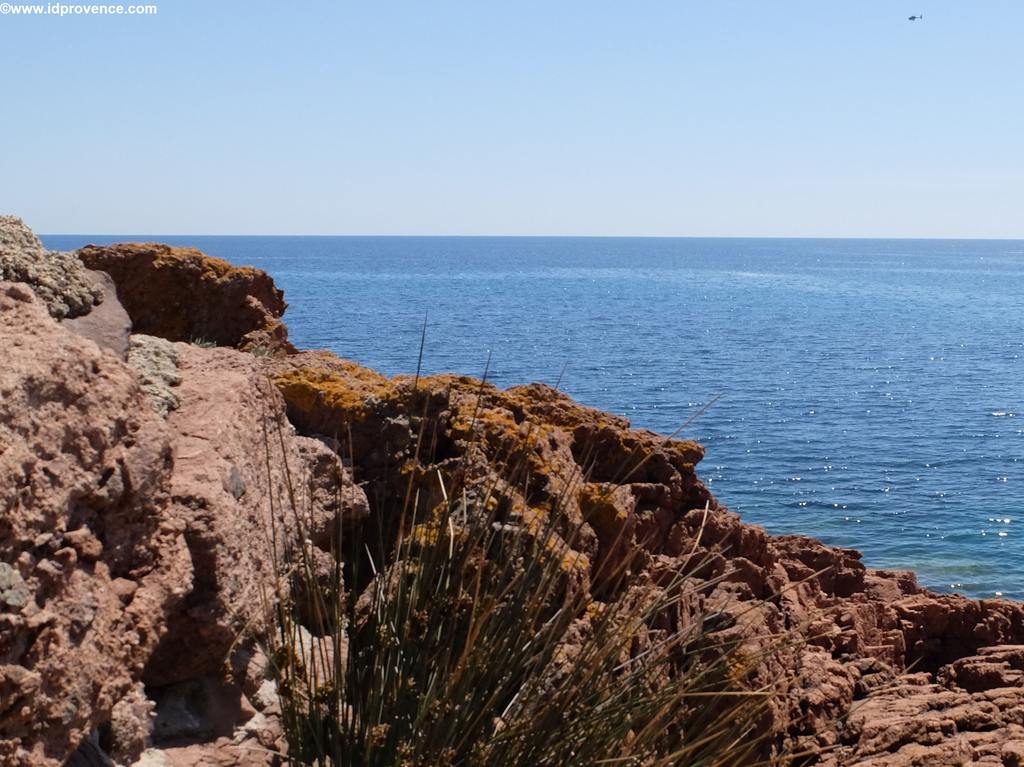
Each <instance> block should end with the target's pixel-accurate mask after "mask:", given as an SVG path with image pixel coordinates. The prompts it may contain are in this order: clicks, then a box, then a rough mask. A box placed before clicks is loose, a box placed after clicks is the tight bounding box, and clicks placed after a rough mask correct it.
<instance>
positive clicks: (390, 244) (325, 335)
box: [43, 235, 1024, 599]
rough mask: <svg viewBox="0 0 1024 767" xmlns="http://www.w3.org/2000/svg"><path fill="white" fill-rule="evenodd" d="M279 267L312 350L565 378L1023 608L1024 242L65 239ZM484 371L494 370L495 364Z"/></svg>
mask: <svg viewBox="0 0 1024 767" xmlns="http://www.w3.org/2000/svg"><path fill="white" fill-rule="evenodd" d="M139 239H144V240H160V241H166V242H171V243H174V244H188V245H194V246H197V247H199V248H201V249H202V250H204V251H206V252H207V253H209V254H211V255H216V256H220V257H222V258H225V259H228V260H229V261H232V262H233V263H236V264H252V265H255V266H258V267H261V268H263V269H265V270H267V271H268V272H270V274H271V275H273V277H274V279H275V280H276V281H277V283H278V285H279V286H281V287H283V288H284V290H285V293H286V297H287V300H288V302H289V303H290V305H291V307H290V308H289V310H288V313H287V315H286V320H287V322H288V326H289V329H290V332H291V337H292V339H293V340H294V342H295V343H296V344H297V345H298V346H300V347H306V348H328V349H331V350H333V351H335V352H336V353H338V354H339V355H341V356H343V357H347V358H350V359H354V360H356V361H358V362H360V363H363V364H365V365H368V366H370V367H373V368H376V369H378V370H381V371H383V372H386V373H389V374H391V373H408V372H413V371H414V370H415V368H416V362H417V355H418V351H419V344H420V333H421V328H422V325H423V322H424V317H426V323H427V339H426V347H425V356H424V361H423V367H424V369H425V370H426V371H427V372H441V371H456V372H459V373H466V374H472V375H477V376H479V375H482V374H483V373H484V370H485V368H487V370H488V373H487V375H488V378H489V379H490V380H491V381H493V382H494V383H496V384H498V385H500V386H509V385H512V384H518V383H525V382H529V381H544V382H547V383H551V384H554V383H556V382H557V383H558V384H559V385H560V386H561V387H562V388H564V389H565V390H566V391H568V392H569V393H571V394H572V395H573V396H574V397H576V398H577V399H578V400H579V401H581V402H584V403H586V404H588V405H593V406H594V407H598V408H602V409H605V410H610V411H614V412H616V413H621V414H624V415H626V416H628V417H629V418H630V419H631V421H632V422H633V424H634V425H636V426H640V427H646V428H649V429H654V430H656V431H659V432H662V433H666V434H667V433H671V432H673V431H675V430H676V429H677V428H678V427H679V426H680V425H681V424H683V423H685V422H686V421H687V420H688V419H690V418H692V417H693V416H695V415H696V414H698V413H699V412H700V411H701V409H702V408H704V407H705V406H707V405H708V404H709V403H712V402H713V404H712V405H711V407H709V408H708V409H707V411H706V412H705V413H703V414H702V415H700V416H699V417H698V418H697V419H696V420H695V421H694V422H693V423H692V424H691V425H690V426H689V427H687V429H686V430H685V431H684V433H683V436H686V437H689V438H693V439H696V440H699V441H700V442H701V443H703V444H704V446H705V448H706V450H707V454H706V458H705V460H704V462H703V463H702V464H701V466H700V467H699V468H698V471H699V473H700V475H701V476H702V477H703V478H704V480H705V481H706V482H708V483H709V485H710V486H711V489H712V490H713V491H714V493H715V494H716V495H717V496H718V498H719V499H721V500H722V501H723V502H724V503H725V504H727V505H728V506H729V507H730V508H732V509H733V510H735V511H738V512H739V513H740V514H742V516H743V517H744V518H745V519H746V520H748V521H751V522H756V523H759V524H762V525H764V526H765V527H766V528H767V529H768V530H769V531H771V532H775V533H806V534H808V535H813V536H816V537H818V538H820V539H822V540H823V541H825V542H827V543H830V544H834V545H840V546H850V547H854V548H857V549H860V550H861V551H863V552H864V559H865V562H866V563H867V564H868V565H869V566H874V567H884V568H901V569H903V568H907V569H913V570H916V571H917V573H918V577H919V580H920V581H921V582H922V583H923V584H925V585H928V586H931V587H933V588H936V589H940V590H944V591H958V592H961V593H964V594H967V595H971V596H981V597H987V596H993V595H996V594H1002V595H1005V596H1008V597H1013V598H1016V599H1024V241H952V240H798V239H792V240H789V239H687V238H664V239H662V238H544V237H539V238H519V237H502V238H491V237H429V238H419V237H200V236H196V237H162V236H153V235H145V236H140V235H121V236H117V237H109V236H103V237H99V236H88V235H82V236H50V237H44V238H43V240H44V242H45V244H46V245H47V246H48V247H50V248H54V249H62V250H63V249H72V248H75V247H78V246H80V245H82V244H85V243H87V242H116V241H123V240H139ZM488 361H489V363H488Z"/></svg>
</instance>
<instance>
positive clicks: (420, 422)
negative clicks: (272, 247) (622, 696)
mask: <svg viewBox="0 0 1024 767" xmlns="http://www.w3.org/2000/svg"><path fill="white" fill-rule="evenodd" d="M10 265H16V266H10ZM0 266H3V269H4V271H3V274H2V275H0V276H2V278H3V279H4V280H7V281H6V282H0V338H2V341H3V344H4V348H5V350H6V352H7V353H6V354H5V361H4V364H3V366H2V367H0V499H2V504H3V508H2V518H0V520H2V524H0V763H2V764H26V765H60V764H64V763H71V764H108V763H110V762H109V760H110V759H113V760H114V761H115V762H117V763H121V764H132V763H139V764H148V765H186V764H224V765H230V764H272V763H275V762H277V761H279V757H276V756H274V754H273V752H274V751H275V750H280V749H282V748H283V745H284V744H283V742H282V740H281V733H280V728H279V727H278V725H277V721H276V717H277V714H278V709H277V701H276V694H275V688H274V684H275V682H274V679H273V676H272V674H271V673H270V669H269V664H268V662H267V660H266V659H265V658H264V657H263V656H262V654H261V653H260V651H259V649H258V645H257V644H256V642H255V641H254V640H255V637H257V636H258V634H259V632H260V631H261V630H262V629H263V627H264V621H265V615H266V610H265V608H266V605H267V602H268V600H272V599H273V598H274V595H275V593H280V589H281V588H282V584H281V583H280V582H279V581H280V573H279V572H278V570H277V568H276V567H275V566H274V564H275V556H276V555H277V554H276V553H277V552H279V551H281V550H282V544H286V543H287V541H289V540H295V538H296V536H297V535H298V534H299V532H298V530H299V528H300V527H301V529H302V535H303V536H305V537H306V538H308V539H309V541H310V543H311V544H312V545H313V546H314V547H317V546H319V547H320V551H321V552H323V556H329V555H327V554H326V552H327V551H328V550H329V549H330V544H331V541H332V539H333V538H334V537H335V536H336V532H337V530H338V529H340V528H345V529H350V528H353V527H355V526H359V525H383V523H384V521H385V520H384V519H383V518H384V517H385V516H386V515H387V514H389V512H390V510H391V509H393V508H395V507H396V505H397V504H396V501H397V500H398V496H400V495H401V494H405V493H410V492H416V493H419V497H422V498H424V499H425V502H426V503H427V504H428V505H429V503H430V502H431V497H432V496H437V495H438V494H440V493H442V492H444V490H443V488H444V487H446V486H447V487H449V488H451V487H460V488H461V490H462V491H464V492H466V493H467V494H472V493H473V492H475V491H476V490H478V489H480V488H482V487H485V486H487V487H491V488H493V487H495V486H496V485H498V484H500V487H501V491H500V492H501V494H502V501H503V502H504V503H505V504H506V505H507V507H508V509H509V514H510V515H511V516H512V517H514V518H515V520H516V521H517V522H518V523H520V524H522V525H524V526H527V527H528V526H529V525H533V524H537V525H539V524H542V523H546V522H552V523H553V527H554V529H556V530H558V531H559V532H560V533H561V534H562V536H563V540H562V546H563V547H564V548H565V549H567V550H568V551H569V552H570V553H571V555H570V556H564V557H563V560H562V561H563V563H564V564H563V566H564V567H565V568H566V570H567V572H568V574H570V575H571V576H572V577H573V578H574V579H575V581H576V582H577V583H580V584H582V586H583V587H584V588H586V589H587V590H588V593H589V594H590V598H591V599H593V600H594V601H595V602H608V601H612V600H616V599H618V598H619V597H620V596H621V594H622V593H623V590H624V589H625V588H626V586H627V584H628V583H629V582H630V581H631V579H644V578H646V579H652V580H654V581H656V580H657V579H658V578H659V577H662V575H663V574H664V573H672V572H676V571H678V570H679V569H680V568H684V569H685V570H686V572H687V574H688V576H689V578H690V579H691V581H692V583H693V584H694V592H695V593H696V594H697V598H698V599H699V604H698V605H697V607H698V609H699V611H700V612H701V613H702V614H704V615H706V616H713V617H714V621H713V622H712V624H711V625H710V629H709V630H710V631H712V632H713V633H714V634H715V635H716V636H717V637H719V638H721V639H723V640H728V639H734V640H736V642H738V643H739V644H740V645H741V646H742V647H743V648H744V650H745V651H746V652H748V653H750V654H751V656H752V657H758V658H763V660H762V661H761V662H760V663H759V664H758V665H756V668H755V670H754V671H753V672H752V674H751V676H750V678H748V679H746V680H743V682H744V683H747V684H750V685H765V684H770V685H772V686H773V687H774V689H776V691H777V695H776V696H775V698H774V701H773V703H772V706H771V708H770V710H769V712H768V715H767V717H766V720H765V725H764V726H765V731H766V732H767V733H768V734H769V735H770V745H771V747H772V748H774V749H775V750H776V751H780V750H783V749H787V748H788V749H790V750H797V751H801V752H804V753H805V754H806V756H804V757H802V759H801V763H803V764H808V765H813V764H817V765H821V766H822V767H840V765H843V766H848V767H852V766H853V765H859V767H868V766H869V765H874V766H875V767H882V766H883V765H886V766H888V765H892V767H896V766H897V765H967V764H992V765H1007V766H1010V765H1020V764H1024V706H1022V705H1021V704H1022V703H1024V607H1022V606H1021V605H1019V604H1016V603H1012V602H1008V601H1002V600H991V601H989V600H986V601H974V600H968V599H964V598H962V597H958V596H955V595H938V594H934V593H931V592H928V591H926V590H923V589H920V588H919V587H918V586H917V584H916V582H915V579H914V577H913V575H912V574H911V573H906V572H884V571H878V570H871V569H868V568H866V567H865V566H864V565H863V564H862V562H861V557H860V554H859V553H858V552H855V551H850V550H843V549H835V548H830V547H827V546H824V545H823V544H821V543H819V542H817V541H815V540H814V539H812V538H808V537H803V536H783V537H779V536H770V535H767V534H766V533H765V532H764V530H763V529H761V528H759V527H757V526H753V525H747V524H745V523H743V522H742V520H741V519H740V517H739V516H738V515H737V514H735V513H733V512H731V511H729V510H728V509H726V508H724V507H723V506H721V505H720V504H719V503H718V502H717V501H716V499H715V498H714V497H713V496H712V495H711V493H710V492H709V491H708V489H707V488H706V487H705V486H704V484H703V483H702V482H701V481H700V478H699V476H698V473H697V470H696V467H697V465H698V464H699V461H700V460H701V458H702V457H703V451H702V449H701V447H700V446H699V445H697V444H695V443H693V442H687V441H679V440H669V439H665V438H664V437H661V436H659V435H656V434H653V433H650V432H646V431H642V430H636V429H632V428H631V427H630V424H629V423H628V422H627V421H626V420H625V419H622V418H619V417H616V416H611V415H609V414H606V413H601V412H599V411H596V410H593V409H590V408H587V407H584V406H581V405H579V404H578V403H575V402H574V401H572V400H571V399H570V398H568V397H567V396H565V395H564V394H562V393H560V392H558V391H556V390H554V389H551V388H549V387H545V386H541V385H537V384H534V385H530V386H520V387H514V388H512V389H508V390H500V389H497V388H495V387H493V386H490V385H489V384H486V383H484V382H481V381H478V380H475V379H472V378H466V377H459V376H430V377H423V378H416V377H411V376H405V377H397V378H386V377H384V376H381V375H379V374H377V373H375V372H374V371H371V370H368V369H366V368H363V367H361V366H359V365H357V364H355V363H353V362H349V361H346V360H342V359H339V358H338V357H336V356H334V355H333V354H330V353H327V352H301V353H300V352H296V351H295V350H294V349H293V347H291V346H290V344H288V342H287V333H286V329H285V328H284V325H283V323H282V322H281V319H280V318H281V315H282V314H283V312H284V308H285V305H284V302H283V296H282V295H281V293H280V291H279V290H277V289H276V288H275V287H274V286H273V283H272V281H271V280H270V278H269V277H267V275H265V274H263V273H262V272H259V271H258V270H253V269H244V268H236V267H233V266H231V265H228V264H226V263H224V262H222V261H219V260H216V259H211V258H209V257H207V256H205V255H203V254H201V253H199V252H198V251H195V250H190V249H177V248H170V247H168V246H161V245H153V244H143V245H139V244H126V245H117V246H112V247H106V248H101V247H94V246H90V247H88V248H85V249H83V250H82V251H80V252H79V254H78V255H77V256H74V257H69V256H68V254H56V255H55V254H48V253H46V252H45V251H44V250H43V249H42V246H40V245H38V241H37V240H36V239H35V238H34V236H32V235H31V232H30V231H28V230H27V229H26V228H25V227H24V226H23V225H22V224H21V223H20V222H19V221H17V220H16V219H12V218H2V219H0ZM106 275H109V280H110V282H109V283H107V282H105V281H104V280H105V279H108V278H107V277H106ZM104 285H106V286H107V287H106V288H104ZM83 286H84V287H83ZM104 306H105V309H104V311H102V312H100V311H99V309H100V307H104ZM122 307H123V308H122ZM72 315H74V317H73V319H72V320H71V321H69V317H72ZM90 316H91V317H93V319H92V320H91V321H90V322H85V323H80V324H77V325H76V324H75V322H77V321H79V320H83V319H88V318H89V317H90ZM129 323H130V327H128V325H129ZM129 332H130V335H129ZM197 339H202V340H204V341H209V342H213V343H215V344H216V345H217V348H204V347H205V346H207V345H208V344H203V345H202V346H199V345H196V344H194V343H189V341H195V340H197ZM509 467H515V470H514V471H515V476H509V475H508V473H509V471H510V469H509ZM396 477H399V478H401V479H402V482H401V483H396V482H395V481H394V480H395V478H396ZM438 477H440V478H441V479H442V482H440V483H439V482H438V481H437V478H438ZM296 489H298V491H299V492H300V493H301V494H302V498H301V500H300V501H299V502H298V503H296V502H295V500H294V498H289V497H288V496H289V493H292V494H294V492H295V491H296ZM296 508H301V509H303V514H304V518H303V519H302V520H298V519H296V518H295V509H296ZM552 515H554V518H553V519H552ZM622 562H629V563H630V571H629V572H622V568H621V567H619V566H618V564H619V563H622ZM349 585H350V587H351V588H353V589H355V590H357V591H358V590H359V588H361V586H362V584H349ZM283 588H287V584H284V586H283ZM310 629H311V630H312V631H313V632H314V633H315V627H314V626H310ZM780 637H785V638H786V639H785V641H780ZM311 638H312V635H311ZM104 760H108V761H104Z"/></svg>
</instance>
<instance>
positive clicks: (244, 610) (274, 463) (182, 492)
mask: <svg viewBox="0 0 1024 767" xmlns="http://www.w3.org/2000/svg"><path fill="white" fill-rule="evenodd" d="M175 349H176V352H177V358H178V365H177V369H178V375H179V376H180V379H181V381H180V383H179V384H178V386H177V387H176V394H177V397H178V399H179V405H178V407H177V409H176V410H174V411H172V412H171V413H170V415H169V416H168V419H167V423H168V427H169V429H170V432H171V435H172V436H171V440H172V445H173V449H174V459H175V460H174V468H173V475H172V480H171V492H172V495H173V498H174V501H175V503H176V504H177V505H178V506H179V507H180V508H182V509H183V517H184V520H185V523H186V531H185V536H186V539H187V541H188V547H189V551H190V552H191V555H192V559H193V561H194V562H195V569H196V576H195V585H194V588H193V589H192V591H191V593H190V594H189V596H188V600H187V604H186V609H185V610H183V611H181V612H179V613H177V614H176V615H175V616H174V617H173V619H172V622H171V629H170V632H169V633H168V635H167V636H166V637H165V638H164V641H163V642H162V643H161V645H160V647H159V649H158V651H157V653H156V654H155V655H154V657H153V659H152V661H151V663H150V664H149V666H148V667H147V672H146V682H147V684H150V685H158V686H159V685H167V684H172V683H175V682H181V681H184V680H188V679H192V678H195V677H197V676H206V675H216V674H219V673H222V672H223V670H224V666H225V663H226V661H227V660H228V655H229V650H230V649H231V648H232V646H233V645H234V644H235V643H236V642H237V641H238V639H239V635H240V634H241V633H242V632H243V629H244V630H246V631H248V632H250V633H252V632H255V631H257V630H258V629H259V628H260V626H261V625H262V619H263V615H264V611H265V607H266V604H267V603H268V601H267V600H270V601H272V600H273V598H274V589H275V584H276V576H275V568H274V563H275V549H274V546H275V544H274V541H273V535H274V533H273V531H274V530H276V535H277V536H278V543H277V544H276V545H277V546H278V547H282V548H283V546H284V545H285V541H286V540H288V536H289V535H295V534H296V530H297V527H298V526H299V525H300V524H301V525H303V526H304V527H310V528H316V529H319V528H320V527H325V526H326V527H329V526H330V525H331V524H334V523H335V521H337V522H338V523H339V524H340V523H341V521H343V520H349V519H357V518H361V517H363V516H365V515H366V514H367V513H368V509H367V503H366V498H365V495H364V494H363V492H362V490H360V489H359V488H358V487H356V486H355V485H354V484H353V483H352V482H351V480H350V478H349V474H348V472H347V471H346V470H345V468H344V467H343V466H342V465H341V462H340V460H339V459H338V456H337V455H336V454H334V453H333V452H331V451H330V450H329V449H328V448H327V447H326V446H324V445H323V444H322V443H321V442H319V441H317V440H313V439H309V438H306V437H299V436H297V435H295V434H294V432H293V430H292V427H291V425H290V424H289V423H288V421H287V419H286V418H285V415H284V402H283V399H282V398H281V396H280V394H279V393H278V392H277V390H276V389H275V388H274V387H273V386H272V385H271V384H270V383H269V381H268V380H267V379H266V376H265V374H264V373H263V372H262V370H261V367H260V364H261V363H260V360H259V359H258V358H256V357H254V356H253V355H251V354H246V353H242V352H238V351H235V350H232V349H203V348H200V347H197V346H193V345H190V344H183V343H179V344H175ZM291 492H294V494H295V498H296V502H295V506H294V507H293V505H292V503H291V501H290V497H291ZM277 553H280V551H278V552H277Z"/></svg>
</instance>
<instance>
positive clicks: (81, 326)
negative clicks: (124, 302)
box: [61, 271, 132, 359]
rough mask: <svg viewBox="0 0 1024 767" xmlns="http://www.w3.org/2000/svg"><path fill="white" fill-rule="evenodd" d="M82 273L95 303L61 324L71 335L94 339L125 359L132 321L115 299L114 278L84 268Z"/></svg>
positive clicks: (65, 319) (101, 346)
mask: <svg viewBox="0 0 1024 767" xmlns="http://www.w3.org/2000/svg"><path fill="white" fill-rule="evenodd" d="M86 275H88V277H89V278H90V279H91V280H92V281H93V285H95V287H96V289H97V291H99V295H100V297H99V299H98V301H99V303H98V304H97V305H96V306H93V307H92V309H90V310H89V313H88V314H83V315H81V316H78V317H65V318H64V319H63V320H61V324H62V325H63V326H64V327H65V328H67V329H68V330H70V331H71V332H72V333H74V334H75V335H79V336H82V338H88V339H89V340H90V341H94V342H95V343H96V345H97V346H99V347H100V348H101V349H109V350H110V351H112V352H113V353H114V354H116V355H117V356H118V357H120V358H121V359H127V357H128V336H129V334H130V333H131V332H132V320H131V318H130V317H129V316H128V312H126V311H125V310H124V307H123V306H121V302H120V301H118V300H117V289H116V288H115V287H114V281H113V280H112V279H111V278H110V275H109V274H107V273H106V272H94V271H86Z"/></svg>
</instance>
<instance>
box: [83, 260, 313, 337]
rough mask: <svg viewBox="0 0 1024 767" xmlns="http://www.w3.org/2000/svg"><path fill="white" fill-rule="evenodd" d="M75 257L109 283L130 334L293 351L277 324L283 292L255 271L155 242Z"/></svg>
mask: <svg viewBox="0 0 1024 767" xmlns="http://www.w3.org/2000/svg"><path fill="white" fill-rule="evenodd" d="M77 255H78V257H79V258H80V259H81V260H82V261H83V262H84V263H85V265H86V266H88V267H89V268H90V269H97V270H100V271H104V272H107V273H108V274H109V275H110V276H111V277H112V278H113V280H114V283H115V285H116V286H117V295H118V298H119V299H120V301H121V303H122V305H123V306H124V308H125V309H126V310H127V311H128V314H129V316H130V317H131V318H132V324H133V329H134V331H135V332H136V333H145V334H147V335H153V336H160V337H162V338H166V339H168V340H170V341H196V340H202V341H208V342H211V343H214V344H216V345H218V346H233V347H236V348H239V349H246V350H254V349H264V350H266V351H268V352H273V351H287V352H292V351H294V347H292V346H291V344H289V343H288V330H287V328H286V327H285V326H284V323H282V322H281V320H280V318H281V316H282V315H283V314H284V311H285V309H286V308H287V304H285V302H284V294H283V293H282V291H281V290H279V289H278V288H277V287H276V286H275V285H274V281H273V280H272V279H271V278H270V276H269V275H267V274H266V273H265V272H263V271H261V270H260V269H256V268H253V267H248V266H241V267H239V266H232V265H231V264H229V263H228V262H227V261H224V260H222V259H219V258H213V257H211V256H208V255H206V254H205V253H203V252H202V251H199V250H197V249H195V248H177V247H172V246H170V245H162V244H157V243H121V244H117V245H87V246H85V247H84V248H82V249H81V250H79V251H78V253H77Z"/></svg>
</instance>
